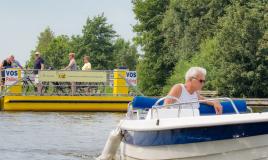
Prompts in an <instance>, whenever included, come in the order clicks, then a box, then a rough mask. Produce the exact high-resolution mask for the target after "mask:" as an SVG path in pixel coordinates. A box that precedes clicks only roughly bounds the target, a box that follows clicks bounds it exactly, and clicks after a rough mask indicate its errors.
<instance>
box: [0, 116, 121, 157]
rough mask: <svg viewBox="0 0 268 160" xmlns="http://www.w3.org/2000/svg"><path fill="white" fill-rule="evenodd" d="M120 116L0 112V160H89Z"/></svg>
mask: <svg viewBox="0 0 268 160" xmlns="http://www.w3.org/2000/svg"><path fill="white" fill-rule="evenodd" d="M124 115H125V114H124V113H103V112H102V113H101V112H100V113H94V112H0V156H1V158H0V159H4V160H84V159H87V160H91V159H94V158H95V157H96V156H98V155H99V154H100V153H101V151H102V149H103V146H104V144H105V142H106V139H107V137H108V135H109V133H110V131H111V130H112V129H114V128H115V126H116V124H117V123H118V122H119V120H120V119H122V118H123V117H124Z"/></svg>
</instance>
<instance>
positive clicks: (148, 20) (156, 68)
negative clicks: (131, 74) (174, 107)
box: [132, 0, 174, 95]
mask: <svg viewBox="0 0 268 160" xmlns="http://www.w3.org/2000/svg"><path fill="white" fill-rule="evenodd" d="M132 3H133V5H134V9H133V11H134V13H135V15H136V19H137V20H138V23H137V24H136V25H135V26H134V27H133V30H134V31H135V32H136V33H137V36H136V37H135V39H134V40H135V43H136V44H138V45H141V47H142V50H143V51H144V56H143V59H142V60H141V61H140V62H139V64H138V67H137V71H138V75H139V76H138V77H139V82H140V83H139V87H140V88H141V90H142V92H143V93H144V94H146V95H159V94H160V93H161V89H162V86H163V85H164V84H165V82H166V78H167V77H169V75H170V73H171V72H170V68H173V67H174V64H173V63H169V61H168V59H167V58H169V59H170V57H166V56H165V53H166V48H165V47H164V36H163V34H162V32H161V23H162V20H163V18H164V13H165V12H166V10H167V7H168V4H169V0H161V1H155V0H133V1H132Z"/></svg>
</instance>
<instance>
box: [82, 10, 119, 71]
mask: <svg viewBox="0 0 268 160" xmlns="http://www.w3.org/2000/svg"><path fill="white" fill-rule="evenodd" d="M82 33H83V35H82V36H81V45H79V46H81V47H80V48H79V49H78V55H77V57H83V56H84V55H89V56H90V62H91V64H92V67H93V68H94V69H105V70H107V69H114V68H115V63H114V59H113V49H114V48H113V40H114V38H115V37H116V36H117V35H116V32H115V31H114V30H113V28H112V25H110V24H107V19H106V18H105V17H104V15H103V14H102V15H99V16H96V17H94V18H93V19H90V18H88V19H87V21H86V24H85V25H84V27H83V31H82Z"/></svg>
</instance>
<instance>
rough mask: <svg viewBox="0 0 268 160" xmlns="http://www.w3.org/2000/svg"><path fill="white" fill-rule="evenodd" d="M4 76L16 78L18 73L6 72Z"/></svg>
mask: <svg viewBox="0 0 268 160" xmlns="http://www.w3.org/2000/svg"><path fill="white" fill-rule="evenodd" d="M5 75H6V76H8V77H17V76H18V71H12V70H6V71H5Z"/></svg>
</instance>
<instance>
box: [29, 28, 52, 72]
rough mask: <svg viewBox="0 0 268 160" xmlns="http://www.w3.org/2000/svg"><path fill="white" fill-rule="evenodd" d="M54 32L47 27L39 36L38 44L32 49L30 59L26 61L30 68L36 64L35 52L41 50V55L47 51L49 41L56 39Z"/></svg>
mask: <svg viewBox="0 0 268 160" xmlns="http://www.w3.org/2000/svg"><path fill="white" fill-rule="evenodd" d="M54 37H55V36H54V33H53V32H52V30H51V29H50V28H49V27H46V28H45V30H44V31H43V32H41V33H40V35H39V36H38V41H37V46H36V47H35V49H34V50H33V51H31V55H30V59H29V60H28V61H27V62H26V65H27V66H28V67H30V68H33V64H34V53H35V52H37V51H38V52H40V53H41V55H43V53H45V52H46V50H47V48H48V46H49V43H50V42H51V41H52V40H53V39H54Z"/></svg>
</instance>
